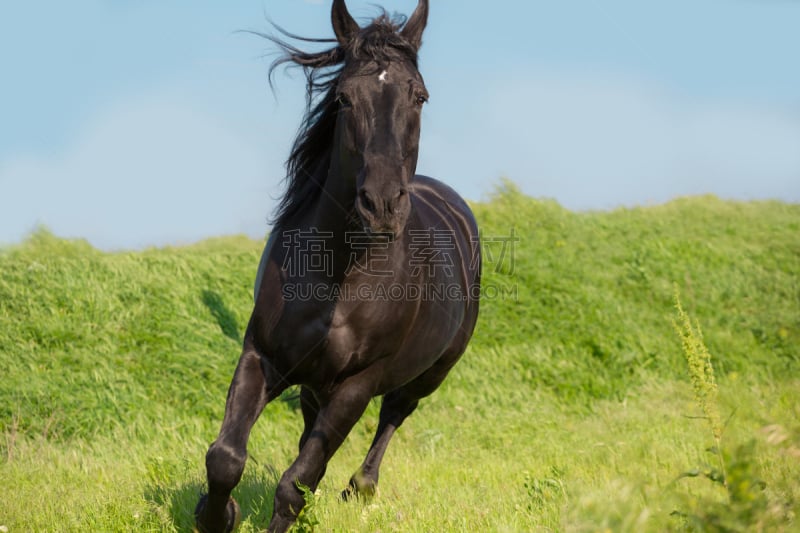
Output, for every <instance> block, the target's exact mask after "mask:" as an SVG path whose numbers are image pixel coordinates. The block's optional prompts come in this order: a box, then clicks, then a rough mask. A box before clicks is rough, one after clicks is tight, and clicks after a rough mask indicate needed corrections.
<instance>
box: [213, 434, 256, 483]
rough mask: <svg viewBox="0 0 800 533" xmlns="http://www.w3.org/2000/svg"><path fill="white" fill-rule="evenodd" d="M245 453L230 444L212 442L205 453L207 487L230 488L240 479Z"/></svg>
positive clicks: (245, 458)
mask: <svg viewBox="0 0 800 533" xmlns="http://www.w3.org/2000/svg"><path fill="white" fill-rule="evenodd" d="M246 461H247V454H246V453H245V454H242V453H240V452H237V451H236V450H234V449H232V448H231V447H230V446H226V445H224V444H221V443H218V442H214V443H213V444H212V445H211V447H210V448H209V449H208V453H206V471H207V472H208V485H209V489H211V487H212V486H213V487H214V488H220V489H223V490H232V489H233V487H235V486H236V485H237V484H238V483H239V481H240V480H241V479H242V473H243V472H244V465H245V462H246Z"/></svg>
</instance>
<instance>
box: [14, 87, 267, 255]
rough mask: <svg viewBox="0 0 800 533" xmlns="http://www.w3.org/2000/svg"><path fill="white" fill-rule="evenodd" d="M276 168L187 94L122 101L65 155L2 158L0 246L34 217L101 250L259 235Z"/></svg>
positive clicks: (35, 221) (84, 131) (98, 118)
mask: <svg viewBox="0 0 800 533" xmlns="http://www.w3.org/2000/svg"><path fill="white" fill-rule="evenodd" d="M268 168H269V169H270V171H271V172H270V173H268V172H267V169H268ZM276 169H280V161H277V162H275V161H268V160H267V155H266V154H264V153H262V151H261V150H259V149H258V148H257V147H255V146H254V144H253V142H252V141H250V140H245V139H244V138H241V137H239V136H237V135H236V134H234V133H233V132H231V131H229V130H228V129H227V128H226V127H225V125H223V124H221V123H220V122H219V121H217V120H215V119H214V118H213V117H212V116H211V115H210V114H209V113H206V112H204V111H203V109H202V107H199V106H196V105H193V104H192V103H191V102H190V101H189V100H188V99H186V98H181V97H180V96H178V95H174V94H173V95H167V96H163V95H162V96H156V97H145V98H139V99H136V100H135V101H125V102H120V103H119V104H118V105H116V106H114V107H113V108H111V109H107V110H105V111H104V112H102V113H99V114H98V115H97V116H96V117H95V119H94V120H91V121H88V122H87V123H86V125H85V126H84V128H83V129H82V131H81V132H80V134H79V135H77V136H76V137H75V138H74V141H73V142H72V143H71V145H70V146H68V147H66V148H65V149H64V150H63V151H62V152H61V153H59V154H51V155H48V156H42V155H36V156H19V157H16V158H14V159H11V160H9V161H7V162H5V163H3V164H0V242H14V241H18V240H19V239H20V238H21V237H22V236H23V235H24V234H25V233H27V232H28V231H30V230H31V229H32V228H33V227H34V226H35V225H36V224H39V223H42V224H45V225H47V226H49V227H51V228H52V229H53V230H54V231H55V232H56V233H57V234H59V235H63V236H72V237H84V238H87V239H88V240H89V241H90V242H91V243H93V244H95V245H97V246H100V247H105V248H118V247H137V246H143V245H152V244H166V243H174V242H187V241H194V240H197V239H201V238H203V237H207V236H211V235H219V234H226V233H240V232H246V233H248V234H250V235H251V236H254V237H256V236H260V235H263V234H264V233H265V231H266V229H267V226H266V219H267V216H268V215H269V213H270V211H271V208H272V205H273V203H274V202H273V201H272V199H271V195H272V196H274V194H275V186H276V183H277V181H278V180H277V179H274V176H275V174H276V172H275V170H276ZM269 176H273V179H271V180H270V179H269Z"/></svg>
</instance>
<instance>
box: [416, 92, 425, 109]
mask: <svg viewBox="0 0 800 533" xmlns="http://www.w3.org/2000/svg"><path fill="white" fill-rule="evenodd" d="M427 102H428V97H427V96H425V95H422V94H420V95H417V105H419V106H421V105H424V104H425V103H427Z"/></svg>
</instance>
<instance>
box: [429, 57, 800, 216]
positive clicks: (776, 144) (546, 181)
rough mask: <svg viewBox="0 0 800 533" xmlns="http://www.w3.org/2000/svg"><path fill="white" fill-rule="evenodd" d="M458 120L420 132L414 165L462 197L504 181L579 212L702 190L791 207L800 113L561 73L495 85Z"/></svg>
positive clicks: (797, 187) (796, 186) (798, 163)
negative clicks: (450, 183)
mask: <svg viewBox="0 0 800 533" xmlns="http://www.w3.org/2000/svg"><path fill="white" fill-rule="evenodd" d="M461 116H462V117H463V118H462V121H463V122H462V123H461V124H460V125H459V126H458V127H453V126H452V124H448V125H446V126H447V128H448V129H447V130H446V131H445V130H442V129H441V128H442V126H444V124H441V125H438V124H437V127H435V128H434V131H433V132H428V133H430V135H428V136H426V146H425V147H424V149H423V151H422V157H423V162H424V163H425V164H426V166H427V167H428V168H433V169H434V170H433V171H432V172H439V171H441V172H442V173H447V174H449V175H451V176H457V177H458V179H461V180H462V181H463V187H462V190H464V192H465V193H466V194H467V195H469V196H476V193H478V194H477V195H479V193H480V192H486V191H488V190H490V189H491V187H490V186H491V185H492V184H494V183H496V180H497V178H498V177H499V176H507V177H509V178H511V179H512V180H514V181H516V182H518V183H519V184H521V185H522V187H523V189H524V190H525V191H526V192H528V193H530V194H533V195H535V196H546V197H552V198H556V199H557V200H558V201H559V202H561V203H562V204H563V205H566V206H567V207H570V208H577V209H584V208H607V207H613V206H618V205H631V204H643V203H648V202H662V201H666V200H668V199H670V198H673V197H675V196H678V195H685V194H703V193H713V194H717V195H720V196H722V197H726V198H737V199H754V198H779V199H783V200H788V201H800V149H798V147H800V117H798V116H790V115H788V114H786V113H781V112H780V110H775V109H771V108H769V107H766V108H765V107H759V106H754V105H743V104H740V103H734V102H715V101H710V102H709V101H689V100H687V99H685V98H682V97H680V96H678V95H676V94H672V93H670V92H668V91H665V90H662V89H659V88H656V87H652V86H648V85H647V84H644V83H640V82H637V81H635V80H626V79H609V78H600V77H593V76H591V75H569V74H564V73H558V74H553V75H551V76H542V77H538V78H528V79H524V80H518V81H515V82H512V83H508V82H505V83H503V84H496V85H495V86H494V87H492V88H491V90H490V91H489V96H488V98H483V97H481V98H480V101H478V102H477V103H476V105H475V106H474V108H472V109H468V110H464V111H462V113H461ZM442 118H444V117H442ZM437 130H438V131H437ZM445 162H446V163H445ZM421 168H423V167H422V166H421Z"/></svg>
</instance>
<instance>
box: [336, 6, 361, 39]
mask: <svg viewBox="0 0 800 533" xmlns="http://www.w3.org/2000/svg"><path fill="white" fill-rule="evenodd" d="M331 22H333V33H335V34H336V39H337V40H338V41H339V44H341V45H342V46H345V45H347V43H349V42H350V40H351V39H352V38H353V37H354V36H355V35H356V34H357V33H358V30H359V29H360V28H359V27H358V22H356V21H355V19H354V18H353V17H352V15H350V12H349V11H347V6H346V5H345V3H344V0H333V8H332V9H331Z"/></svg>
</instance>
